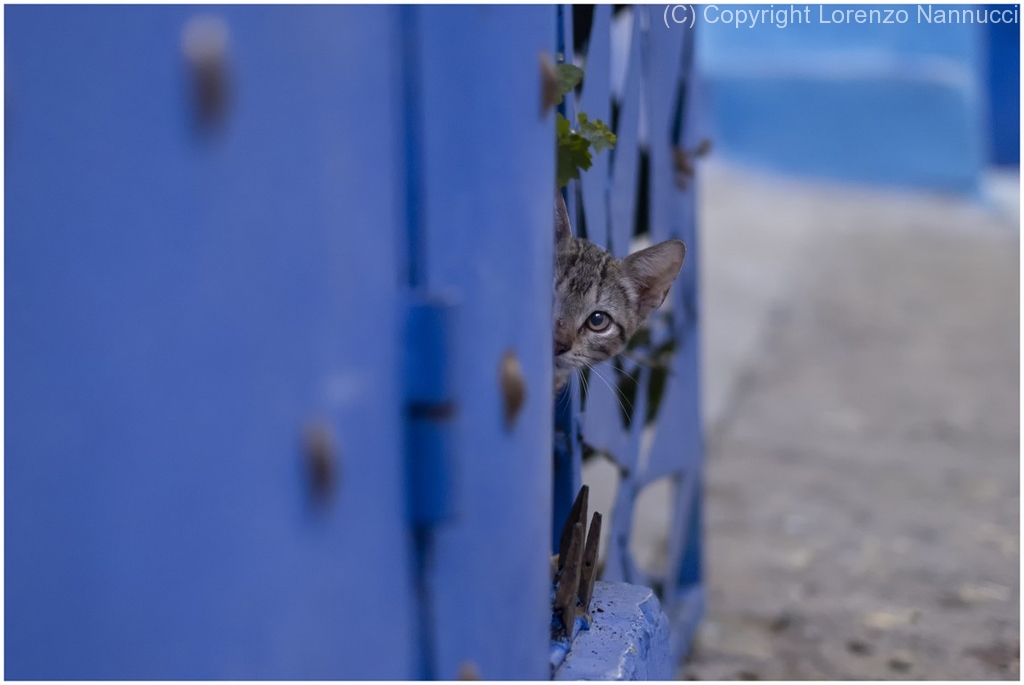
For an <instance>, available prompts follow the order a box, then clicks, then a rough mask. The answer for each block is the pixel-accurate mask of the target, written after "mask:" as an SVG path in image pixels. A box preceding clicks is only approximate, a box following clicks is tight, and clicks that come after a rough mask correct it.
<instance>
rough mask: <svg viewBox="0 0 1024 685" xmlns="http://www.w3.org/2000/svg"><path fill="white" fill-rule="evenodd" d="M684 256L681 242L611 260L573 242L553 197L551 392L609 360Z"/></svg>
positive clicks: (660, 296) (661, 295) (656, 302)
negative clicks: (578, 372) (582, 371)
mask: <svg viewBox="0 0 1024 685" xmlns="http://www.w3.org/2000/svg"><path fill="white" fill-rule="evenodd" d="M685 257H686V245H685V244H684V243H683V241H681V240H675V239H672V240H666V241H664V242H661V243H658V244H657V245H652V246H651V247H648V248H646V249H643V250H640V251H639V252H634V253H633V254H631V255H629V256H628V257H625V258H624V259H615V258H614V257H612V255H611V254H610V253H608V252H606V251H605V250H602V249H601V248H600V247H598V246H597V245H595V244H594V243H591V242H589V241H587V240H584V239H582V238H574V237H573V236H572V229H571V228H570V226H569V213H568V211H567V210H566V208H565V201H564V200H563V199H562V194H561V193H560V192H557V191H556V192H555V299H554V343H555V373H554V381H555V392H556V393H557V392H558V391H560V390H561V389H562V388H563V387H565V384H566V383H567V382H568V381H569V377H570V376H571V375H572V372H573V370H574V369H581V368H583V367H586V366H591V365H594V364H597V363H599V362H603V361H605V360H606V359H611V358H612V357H614V356H615V355H616V354H618V353H619V352H621V351H622V350H623V348H625V347H626V343H628V342H629V339H630V338H631V337H632V336H633V334H634V333H635V332H636V331H637V329H638V328H640V326H642V325H643V323H644V322H645V321H646V320H647V317H648V316H650V314H651V312H653V311H654V310H655V309H657V308H658V307H659V306H660V305H661V303H662V302H664V301H665V297H666V296H667V295H668V291H669V288H670V287H671V286H672V283H673V281H675V279H676V276H678V275H679V270H680V269H681V268H682V266H683V259H685Z"/></svg>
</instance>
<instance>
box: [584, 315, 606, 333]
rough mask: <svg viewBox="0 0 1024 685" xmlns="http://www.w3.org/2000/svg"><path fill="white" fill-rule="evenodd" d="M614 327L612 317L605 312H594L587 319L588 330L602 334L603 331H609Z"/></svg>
mask: <svg viewBox="0 0 1024 685" xmlns="http://www.w3.org/2000/svg"><path fill="white" fill-rule="evenodd" d="M611 325H612V317H610V316H608V315H607V314H605V313H604V312H594V313H593V314H591V315H590V316H588V317H587V328H589V329H590V330H592V331H594V332H595V333H600V332H601V331H604V330H607V329H608V327H609V326H611Z"/></svg>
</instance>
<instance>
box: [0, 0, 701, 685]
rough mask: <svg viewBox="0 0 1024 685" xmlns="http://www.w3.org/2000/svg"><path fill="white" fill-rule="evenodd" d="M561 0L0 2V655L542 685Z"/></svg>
mask: <svg viewBox="0 0 1024 685" xmlns="http://www.w3.org/2000/svg"><path fill="white" fill-rule="evenodd" d="M608 11H609V8H606V7H604V8H598V13H597V16H598V20H599V21H603V22H605V25H606V24H607V22H608V16H607V13H608ZM557 16H558V12H557V11H556V9H555V8H553V7H550V6H549V7H540V6H538V7H431V8H426V7H351V6H350V7H327V6H316V7H270V6H266V7H263V6H261V7H240V6H235V7H218V8H216V9H215V10H208V9H205V8H200V7H195V6H162V7H127V6H96V7H59V6H38V7H29V6H17V7H11V8H8V9H7V10H6V14H5V18H6V41H7V50H6V64H7V66H6V74H5V75H6V150H7V157H6V187H5V191H6V201H7V204H6V207H5V212H6V214H5V221H6V238H7V241H6V263H5V266H6V281H5V286H6V292H7V295H6V302H5V304H6V312H7V318H6V326H7V334H6V339H5V343H6V353H7V356H6V361H7V364H6V374H7V375H6V384H7V385H6V396H5V399H6V406H7V414H6V443H5V448H6V449H5V457H6V469H5V483H6V485H5V501H6V504H5V517H6V528H5V534H6V550H5V551H6V568H5V571H6V586H5V590H6V617H5V631H6V639H5V651H6V666H7V672H6V675H7V676H8V677H10V678H13V679H124V678H127V679H162V678H172V679H193V678H195V679H209V678H234V679H265V678H269V679H275V678H287V679H307V678H308V679H313V678H317V679H330V678H351V679H359V678H391V679H407V678H419V677H437V678H453V677H455V676H456V675H457V674H458V673H459V672H460V671H464V669H471V670H473V671H475V672H476V673H478V674H479V675H480V676H481V677H484V678H489V679H491V678H493V679H507V678H529V679H544V678H547V677H548V676H549V668H548V661H547V645H548V637H549V636H548V626H549V620H550V611H551V607H550V602H549V595H548V591H549V585H550V578H549V571H548V562H547V555H548V550H549V540H550V530H551V526H552V520H553V515H554V517H555V519H557V518H558V512H557V511H555V512H553V510H552V498H551V493H552V491H553V482H552V463H551V436H552V415H551V393H550V388H551V335H550V329H551V284H552V250H553V235H552V216H551V188H552V186H553V185H554V156H553V146H552V142H553V130H554V125H553V116H554V113H553V111H547V112H543V111H542V110H541V83H540V79H539V73H538V72H539V65H538V60H539V58H540V55H541V53H542V52H547V53H549V54H553V53H554V52H555V51H556V50H557V41H556V36H557V35H558V28H557ZM664 39H665V40H667V41H670V42H669V43H666V44H665V48H664V49H665V50H667V51H668V52H671V51H672V50H676V49H677V48H678V47H679V43H678V40H679V39H678V38H676V37H674V36H668V35H666V36H665V37H664ZM659 40H661V39H657V40H654V41H653V42H652V43H651V45H652V46H653V49H654V50H655V53H656V52H657V50H659V49H661V48H660V47H659V46H660V45H661V43H659V42H658V41H659ZM671 41H676V42H671ZM595 45H596V43H595ZM594 54H597V53H596V52H595V53H594ZM657 54H660V53H657ZM657 59H660V57H659V58H657ZM657 59H656V60H655V61H657ZM665 61H666V64H668V62H670V61H671V60H670V59H669V58H668V57H666V58H665ZM631 64H633V62H632V61H631ZM630 68H631V69H634V68H638V67H636V66H635V65H634V66H631V67H630ZM677 68H678V65H675V64H672V65H669V66H667V67H666V69H667V71H666V72H665V73H664V74H661V75H660V76H658V74H660V73H661V72H659V71H658V69H653V71H652V73H653V74H655V77H656V78H661V79H662V80H664V81H665V82H666V83H668V82H669V81H671V80H672V79H673V78H676V77H675V76H673V74H676V73H677ZM595 73H596V72H595ZM593 78H594V81H592V82H591V83H593V82H596V81H597V80H598V78H599V77H598V76H594V77H593ZM587 88H590V89H591V90H589V91H587V90H586V89H585V91H584V98H585V99H586V97H588V93H593V92H595V90H594V88H593V86H592V85H588V86H587ZM657 97H662V98H667V99H671V97H674V95H672V92H670V89H669V90H666V92H664V93H661V94H659V95H658V96H657ZM657 97H656V98H655V100H654V102H653V104H654V105H656V106H657V107H659V108H660V107H661V106H662V105H666V107H667V110H663V109H658V111H659V112H662V113H661V114H659V115H658V116H663V117H668V116H670V113H671V111H674V109H673V106H669V105H671V103H670V102H668V100H666V101H665V102H662V101H661V100H657ZM629 98H633V99H629ZM630 103H631V104H630ZM636 107H637V100H636V97H635V95H628V96H627V99H626V105H625V106H624V107H623V110H622V117H623V119H622V121H623V122H625V123H628V122H631V121H637V119H636V116H637V111H636ZM588 111H589V110H588ZM664 112H668V113H664ZM594 113H595V114H596V110H594ZM630 117H633V118H632V119H631V118H630ZM666 122H667V119H666V120H665V121H663V122H661V123H660V124H658V125H662V124H664V125H667V123H666ZM624 130H625V129H624ZM620 140H622V141H623V142H622V143H620V150H621V151H622V153H621V154H622V155H624V156H628V155H633V154H634V153H633V152H632V150H634V149H635V148H636V143H635V142H631V139H630V137H629V134H626V133H623V134H620ZM662 147H664V149H661V147H659V146H658V145H652V146H651V150H652V152H651V160H652V176H651V178H652V179H654V185H652V198H653V200H652V204H651V212H652V217H653V219H652V226H655V228H654V229H653V232H654V235H655V236H667V235H681V236H683V237H684V239H686V240H687V242H688V244H690V243H691V241H692V238H693V235H692V230H693V229H692V205H690V204H687V203H689V202H691V201H690V200H689V199H688V198H689V196H686V195H683V196H680V195H679V194H678V193H672V192H668V191H667V190H666V189H667V188H668V186H666V185H665V183H668V182H670V181H668V180H666V179H668V177H667V176H665V175H664V174H663V170H664V169H665V168H666V167H665V165H666V164H670V163H671V162H670V157H666V155H670V154H671V153H670V148H669V147H668V146H662ZM655 148H657V149H658V151H657V152H654V150H655ZM630 159H632V158H630ZM621 164H623V166H622V167H620V168H625V167H626V166H627V165H625V164H624V163H621ZM616 165H617V167H618V166H619V165H620V162H616ZM591 173H592V174H593V172H591ZM588 178H589V177H588ZM595 178H596V176H595ZM611 178H614V179H619V178H622V179H627V180H623V181H622V183H623V184H624V185H623V186H622V187H623V188H625V186H626V185H628V184H629V183H631V182H632V181H628V179H629V178H630V177H629V176H628V175H626V174H625V173H623V174H622V175H621V177H620V175H619V172H616V174H615V175H614V176H612V177H611ZM587 183H591V181H589V180H588V181H587ZM617 183H619V182H618V181H615V183H613V184H612V186H611V197H612V198H613V200H612V203H611V209H610V211H609V216H612V217H614V216H616V214H615V213H616V212H617V211H620V210H621V207H620V205H617V204H615V203H616V202H619V200H615V199H614V198H617V197H619V193H627V194H628V192H631V191H626V190H621V189H619V185H617ZM658 184H661V185H658ZM588 188H589V187H588V186H586V185H585V187H584V194H583V197H584V202H587V203H590V202H598V199H597V198H598V197H599V196H598V194H596V193H592V192H591V191H590V190H589V189H588ZM680 203H681V204H680ZM617 207H618V208H619V209H617ZM587 210H588V221H596V220H598V219H594V220H591V219H590V218H589V217H590V216H595V217H600V216H602V215H601V214H600V212H602V211H603V210H602V209H600V207H599V206H597V205H595V208H594V209H593V212H594V214H593V215H591V214H590V212H591V207H590V205H589V204H588V205H587ZM680 212H681V213H680ZM611 225H613V226H614V225H615V224H614V222H613V223H612V224H611ZM612 245H613V248H614V249H616V251H618V252H622V251H623V249H624V245H625V243H620V242H616V241H614V240H613V242H612ZM691 249H692V245H691ZM692 254H694V253H692V252H691V255H692ZM687 261H688V264H689V265H690V267H688V268H689V269H690V270H689V271H686V270H685V269H684V274H683V275H682V276H681V277H680V278H681V279H684V282H687V283H691V285H688V286H686V287H687V290H686V292H691V293H692V292H695V291H694V290H693V288H695V283H696V281H695V279H696V274H695V272H694V271H693V270H692V266H693V264H694V263H695V260H693V258H692V257H691V258H688V260H687ZM686 279H689V280H686ZM688 298H689V299H688ZM694 303H695V299H693V298H692V297H691V296H685V295H684V296H683V297H680V298H675V299H673V305H672V306H673V311H676V310H678V313H677V322H678V321H690V320H691V319H688V318H686V317H688V316H689V312H690V311H691V309H690V308H692V307H693V306H694ZM686 326H690V328H685V327H684V330H687V331H690V330H691V329H692V325H691V324H686ZM687 344H688V343H685V342H684V343H683V344H682V347H681V348H680V349H681V350H682V351H681V352H679V353H678V356H679V358H680V359H683V360H684V362H682V363H684V364H687V365H692V364H695V360H696V357H695V356H693V355H695V351H691V352H686V350H687V349H690V350H692V348H689V347H687ZM687 355H690V356H687ZM685 368H686V369H687V370H686V371H684V372H682V373H681V374H680V376H679V377H678V378H675V380H670V381H669V385H668V387H669V391H667V392H666V394H665V399H664V400H663V403H662V404H663V409H662V412H663V413H664V412H669V411H671V412H680V413H679V414H678V415H680V416H683V415H685V416H687V417H690V416H691V414H690V413H688V412H692V411H695V410H694V409H693V407H691V405H690V404H687V403H688V402H692V401H693V397H692V396H691V394H692V393H693V392H695V387H696V386H692V387H690V388H689V390H686V391H682V390H680V391H674V390H672V388H676V387H677V386H678V384H680V383H682V384H686V383H690V382H692V381H693V379H694V378H695V376H694V375H692V374H691V372H692V371H693V369H691V366H686V367H685ZM673 384H675V385H673ZM520 391H522V392H523V397H524V400H523V402H522V404H521V407H519V408H516V407H515V406H514V405H515V403H514V402H512V403H511V404H510V401H509V395H510V393H512V394H514V393H516V392H520ZM688 393H691V394H688ZM596 401H597V400H594V402H596ZM588 411H589V410H588ZM590 415H591V416H593V415H594V414H593V413H592V414H590ZM590 421H591V419H589V418H588V419H587V421H586V422H585V423H584V426H585V431H584V432H585V434H587V436H588V439H591V437H590V434H592V433H593V431H591V429H590V423H589V422H590ZM690 430H691V423H690V419H689V418H687V419H686V421H684V422H682V423H679V424H678V425H676V424H673V425H672V427H671V428H666V424H665V423H664V422H663V423H662V426H661V428H660V429H659V433H658V438H657V440H656V444H655V448H654V450H653V451H652V452H651V457H650V460H649V461H648V464H649V465H650V466H649V467H648V471H647V472H646V473H645V474H642V475H641V476H639V477H640V478H642V479H646V480H644V481H643V482H646V481H647V480H650V479H651V478H654V477H657V475H658V474H663V473H669V472H672V473H676V472H677V471H678V467H679V464H680V463H681V462H680V461H679V457H678V449H677V447H676V445H677V444H682V443H678V441H679V440H692V439H693V438H692V436H693V435H698V436H699V431H698V432H696V433H688V432H687V431H690ZM673 435H674V436H675V437H673ZM679 436H683V437H679ZM594 439H596V436H595V437H594ZM673 441H676V442H673ZM687 449H688V450H689V449H690V448H687ZM659 450H660V451H659ZM697 453H699V452H691V451H687V452H686V454H687V455H691V454H697ZM659 455H666V456H659ZM687 459H690V461H688V462H686V463H687V464H690V463H692V457H690V456H688V457H687ZM577 472H578V471H577ZM560 482H561V481H560ZM638 482H639V481H638ZM689 483H690V485H688V487H690V488H691V490H692V489H694V488H696V487H697V485H696V484H697V481H696V480H691V481H689ZM693 491H695V490H693ZM688 492H690V491H688ZM558 501H559V498H557V497H556V504H557V503H558ZM680 502H681V504H680V505H679V506H682V507H684V508H687V507H695V506H696V504H695V502H696V500H695V499H694V498H693V495H692V494H691V495H686V496H685V497H683V498H682V499H681V500H680ZM687 511H688V509H687ZM689 520H695V518H693V517H690V519H689ZM613 528H614V530H616V531H618V530H620V528H621V526H620V524H619V523H618V522H616V523H615V526H614V527H613ZM616 534H617V533H616ZM689 539H690V540H691V542H692V538H689ZM673 544H676V546H677V547H678V549H675V548H674V550H675V551H673V559H692V558H693V556H692V554H690V552H688V551H686V549H689V548H687V547H686V545H683V546H682V547H679V544H677V543H675V542H674V543H673ZM687 544H691V543H687ZM684 548H685V549H684ZM673 563H675V564H676V566H679V564H678V563H677V562H676V561H673ZM687 563H690V562H688V561H687V562H685V563H683V568H684V569H687V568H691V566H692V565H691V566H687V565H686V564H687ZM693 568H696V567H693ZM608 573H609V575H611V576H613V577H622V576H621V574H619V575H618V576H616V573H618V572H617V571H615V570H614V569H613V566H612V565H609V566H608ZM687 573H690V574H691V576H692V572H691V571H685V570H684V571H681V572H680V574H681V575H680V574H677V575H676V578H677V579H679V580H678V582H676V580H672V581H671V582H670V583H669V585H666V587H671V588H672V591H673V592H675V590H676V588H683V587H690V585H687V583H688V582H690V580H692V578H691V577H690V576H687V575H686V574H687ZM687 578H689V579H690V580H687ZM640 580H643V578H640Z"/></svg>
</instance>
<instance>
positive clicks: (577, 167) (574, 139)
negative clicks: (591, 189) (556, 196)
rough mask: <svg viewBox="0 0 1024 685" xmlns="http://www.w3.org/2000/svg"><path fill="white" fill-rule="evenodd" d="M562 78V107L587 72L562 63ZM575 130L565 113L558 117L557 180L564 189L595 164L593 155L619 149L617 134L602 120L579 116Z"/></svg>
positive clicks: (580, 113) (557, 73)
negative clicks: (616, 139)
mask: <svg viewBox="0 0 1024 685" xmlns="http://www.w3.org/2000/svg"><path fill="white" fill-rule="evenodd" d="M555 73H556V75H557V77H558V89H559V95H558V100H557V101H556V103H555V104H561V103H562V100H563V99H564V98H565V95H566V93H568V92H570V91H571V90H572V89H573V88H575V87H576V86H577V85H579V83H580V81H582V80H583V70H582V69H580V68H579V67H577V66H575V65H572V64H564V63H563V64H559V65H558V66H556V67H555ZM576 124H577V127H576V128H575V129H573V128H572V125H571V124H570V122H569V120H568V119H566V118H565V117H564V116H562V114H561V113H558V115H557V116H556V118H555V134H556V147H557V150H558V165H557V177H558V187H559V188H563V187H565V186H566V185H568V183H569V181H570V180H572V179H574V178H575V179H579V177H580V171H581V170H582V171H586V170H587V169H589V168H590V167H591V166H592V165H593V154H592V153H591V148H593V153H599V152H601V151H602V150H606V149H609V148H611V147H614V146H615V134H614V133H612V132H611V129H609V128H608V126H607V125H605V123H604V122H603V121H601V120H600V119H594V120H593V121H591V120H590V118H589V117H588V116H587V115H586V114H585V113H583V112H577V113H576Z"/></svg>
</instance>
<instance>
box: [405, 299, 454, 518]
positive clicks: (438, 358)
mask: <svg viewBox="0 0 1024 685" xmlns="http://www.w3.org/2000/svg"><path fill="white" fill-rule="evenodd" d="M455 311H456V304H455V301H454V298H453V297H450V296H443V295H423V294H417V295H414V296H413V300H412V303H411V305H410V307H409V312H408V318H407V320H406V329H405V358H406V366H405V388H406V394H405V400H406V455H407V469H406V474H407V485H406V493H407V510H408V514H409V519H410V523H412V524H413V525H415V526H421V527H422V526H433V525H436V524H438V523H440V522H442V521H444V520H446V519H447V518H449V517H450V516H451V515H452V509H453V507H452V491H453V485H452V464H451V461H452V428H453V423H454V418H455V411H456V404H455V398H454V395H453V392H452V389H453V383H452V364H451V360H452V359H453V355H452V341H453V335H452V330H453V323H454V315H455Z"/></svg>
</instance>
